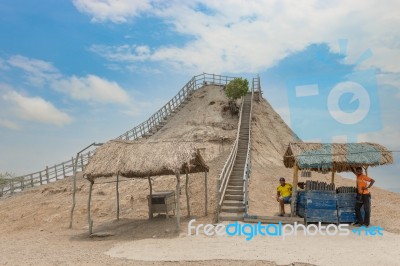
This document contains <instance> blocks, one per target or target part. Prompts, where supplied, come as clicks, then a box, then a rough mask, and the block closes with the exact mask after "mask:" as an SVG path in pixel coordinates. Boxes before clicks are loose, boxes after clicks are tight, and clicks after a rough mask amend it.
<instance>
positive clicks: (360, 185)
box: [352, 167, 375, 227]
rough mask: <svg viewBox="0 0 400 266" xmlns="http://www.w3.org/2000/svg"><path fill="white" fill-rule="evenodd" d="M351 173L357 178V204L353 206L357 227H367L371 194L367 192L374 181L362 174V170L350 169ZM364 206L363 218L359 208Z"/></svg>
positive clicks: (358, 168)
mask: <svg viewBox="0 0 400 266" xmlns="http://www.w3.org/2000/svg"><path fill="white" fill-rule="evenodd" d="M352 171H353V173H354V174H355V175H356V176H357V202H356V206H355V211H356V218H357V223H356V224H355V225H357V226H363V225H364V226H367V227H368V226H369V223H370V219H371V193H370V192H369V191H368V189H369V188H370V187H372V186H373V184H374V183H375V180H374V179H372V178H370V177H369V176H367V175H364V174H363V169H362V168H361V167H357V168H356V169H355V170H354V169H353V168H352ZM362 206H364V211H365V216H364V219H363V217H362V216H361V207H362Z"/></svg>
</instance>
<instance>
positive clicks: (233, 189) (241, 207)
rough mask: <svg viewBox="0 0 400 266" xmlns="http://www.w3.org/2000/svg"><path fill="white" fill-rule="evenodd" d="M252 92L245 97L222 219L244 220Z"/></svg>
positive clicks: (223, 203)
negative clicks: (236, 148)
mask: <svg viewBox="0 0 400 266" xmlns="http://www.w3.org/2000/svg"><path fill="white" fill-rule="evenodd" d="M251 104H252V103H251V92H250V93H247V95H246V96H245V97H244V99H243V107H242V116H241V124H240V129H239V130H240V131H239V141H238V150H237V154H236V158H235V163H234V166H233V169H232V172H231V174H230V176H229V181H228V185H227V187H226V191H225V195H224V199H223V202H222V205H221V210H220V213H219V220H220V221H243V219H244V212H245V199H244V185H245V184H244V179H243V174H244V170H245V164H246V157H247V152H248V151H247V149H248V145H249V127H250V112H251Z"/></svg>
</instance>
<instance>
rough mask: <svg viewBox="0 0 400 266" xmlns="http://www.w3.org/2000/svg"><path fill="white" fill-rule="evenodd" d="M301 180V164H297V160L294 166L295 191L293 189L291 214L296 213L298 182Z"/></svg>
mask: <svg viewBox="0 0 400 266" xmlns="http://www.w3.org/2000/svg"><path fill="white" fill-rule="evenodd" d="M298 180H299V166H298V165H297V162H295V164H294V167H293V191H292V202H291V203H290V205H291V209H292V211H291V216H292V217H293V216H295V215H296V206H295V202H296V198H297V183H298Z"/></svg>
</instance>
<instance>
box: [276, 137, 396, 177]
mask: <svg viewBox="0 0 400 266" xmlns="http://www.w3.org/2000/svg"><path fill="white" fill-rule="evenodd" d="M283 163H284V164H285V166H286V167H287V168H293V167H294V165H295V164H297V166H298V168H299V169H310V170H315V171H318V170H324V171H335V172H346V171H351V167H357V166H364V167H367V166H377V165H384V164H391V163H393V155H392V152H390V151H389V150H387V149H386V148H385V147H383V146H382V145H379V144H376V143H367V142H364V143H344V144H343V143H322V144H321V143H306V142H292V143H290V144H289V146H288V148H287V150H286V152H285V155H284V156H283Z"/></svg>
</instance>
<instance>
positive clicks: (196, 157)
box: [84, 140, 208, 181]
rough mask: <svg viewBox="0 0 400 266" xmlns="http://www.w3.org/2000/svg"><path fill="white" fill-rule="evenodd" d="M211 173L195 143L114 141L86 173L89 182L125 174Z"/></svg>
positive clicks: (96, 156)
mask: <svg viewBox="0 0 400 266" xmlns="http://www.w3.org/2000/svg"><path fill="white" fill-rule="evenodd" d="M186 170H188V173H197V172H204V171H208V166H207V165H206V163H205V162H204V160H203V158H202V157H201V155H200V153H199V150H198V149H197V148H196V146H195V144H193V143H190V142H179V143H177V142H141V141H124V140H111V141H109V142H107V143H105V144H103V145H102V146H101V147H100V148H98V149H97V150H96V153H95V154H94V155H93V157H92V158H91V159H90V161H89V163H88V165H87V166H86V168H85V170H84V176H86V178H87V179H89V180H92V181H93V180H94V179H95V178H98V177H110V176H113V175H117V174H119V175H121V176H125V177H128V178H133V177H139V178H147V177H148V176H159V175H175V174H176V173H178V172H180V173H185V171H186Z"/></svg>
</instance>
